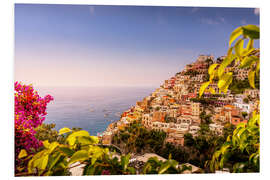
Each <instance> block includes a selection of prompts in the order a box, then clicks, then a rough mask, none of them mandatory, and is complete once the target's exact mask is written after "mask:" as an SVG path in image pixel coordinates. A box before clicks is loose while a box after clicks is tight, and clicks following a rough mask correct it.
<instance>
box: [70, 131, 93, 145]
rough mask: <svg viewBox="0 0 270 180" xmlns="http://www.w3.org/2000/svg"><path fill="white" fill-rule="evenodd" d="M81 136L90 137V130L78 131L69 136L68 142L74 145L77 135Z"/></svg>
mask: <svg viewBox="0 0 270 180" xmlns="http://www.w3.org/2000/svg"><path fill="white" fill-rule="evenodd" d="M80 136H85V137H90V135H89V132H87V131H85V130H81V131H76V132H73V133H72V134H70V135H69V136H68V137H67V142H68V143H69V145H71V146H73V145H74V144H75V142H76V139H77V137H80Z"/></svg>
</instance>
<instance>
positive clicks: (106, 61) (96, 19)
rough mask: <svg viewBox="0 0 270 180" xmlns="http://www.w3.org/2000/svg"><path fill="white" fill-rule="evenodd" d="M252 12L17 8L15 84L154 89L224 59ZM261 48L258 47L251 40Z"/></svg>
mask: <svg viewBox="0 0 270 180" xmlns="http://www.w3.org/2000/svg"><path fill="white" fill-rule="evenodd" d="M245 24H256V25H259V11H258V10H255V9H254V8H199V7H149V6H148V7H147V6H87V5H38V4H32V5H31V4H16V5H15V80H19V81H22V82H25V83H32V84H34V85H36V86H159V85H160V84H161V83H162V82H163V81H164V80H165V79H168V78H169V77H171V76H173V75H174V74H175V73H176V72H179V71H181V70H182V68H183V67H184V65H185V64H187V63H190V62H192V61H195V60H196V57H197V56H198V55H199V54H212V55H214V56H215V57H218V56H222V55H224V54H225V53H226V51H227V48H228V39H229V36H230V33H231V32H232V31H233V30H234V29H235V28H236V27H238V26H240V25H245ZM256 46H258V43H256Z"/></svg>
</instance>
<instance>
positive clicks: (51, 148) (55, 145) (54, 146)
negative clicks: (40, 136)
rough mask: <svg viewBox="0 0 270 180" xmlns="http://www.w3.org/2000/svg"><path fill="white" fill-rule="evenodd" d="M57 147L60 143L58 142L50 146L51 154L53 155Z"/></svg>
mask: <svg viewBox="0 0 270 180" xmlns="http://www.w3.org/2000/svg"><path fill="white" fill-rule="evenodd" d="M57 146H59V143H58V142H52V143H51V144H50V146H49V148H48V149H49V153H52V152H53V150H54V149H55V148H56V147H57Z"/></svg>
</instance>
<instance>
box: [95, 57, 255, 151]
mask: <svg viewBox="0 0 270 180" xmlns="http://www.w3.org/2000/svg"><path fill="white" fill-rule="evenodd" d="M223 59H224V57H219V58H217V59H216V60H215V59H214V57H213V56H211V55H200V56H199V57H198V58H197V60H196V61H195V62H194V63H191V64H188V65H186V66H185V68H184V69H183V70H182V71H181V72H178V73H176V74H175V76H173V77H171V78H170V79H168V80H165V81H164V83H163V84H162V85H161V86H160V87H159V88H157V89H156V90H155V91H154V92H153V93H152V94H151V95H149V96H147V97H145V98H144V99H143V100H142V101H138V102H136V105H135V106H133V107H131V108H130V109H128V110H127V111H125V112H123V113H122V115H121V118H120V120H119V121H117V122H114V123H111V124H110V125H109V126H108V127H107V129H106V131H104V132H103V133H102V134H101V135H100V139H101V141H102V143H103V144H107V145H110V144H111V143H112V137H113V135H114V134H116V133H117V132H118V131H119V130H122V129H124V128H125V127H126V126H128V125H129V124H130V123H132V122H134V121H137V122H141V123H142V124H143V126H144V127H145V128H147V129H156V130H162V131H164V132H166V134H167V136H166V140H165V141H166V142H169V143H172V144H174V145H181V146H183V145H184V135H185V134H186V133H190V134H192V135H193V136H196V135H197V133H198V131H199V130H200V125H201V123H203V115H208V116H209V117H210V123H209V128H210V130H211V131H213V132H215V133H216V134H217V135H222V133H223V128H224V125H225V124H228V123H231V124H233V125H237V124H239V123H247V120H248V119H249V117H250V115H251V113H252V111H253V110H254V108H256V107H257V105H258V104H257V103H258V99H259V96H260V92H259V90H258V89H247V90H244V91H243V92H242V93H233V92H231V91H230V90H228V92H227V93H226V94H224V93H219V89H218V87H217V85H211V87H212V88H213V89H214V91H215V93H210V92H205V93H204V95H203V96H202V97H201V98H200V97H199V89H200V86H201V84H202V83H203V82H206V81H207V80H208V78H209V75H208V68H209V66H210V65H211V64H213V63H221V62H222V60H223ZM231 69H233V74H234V77H235V79H237V80H245V79H247V78H248V70H246V69H238V68H235V67H234V65H233V64H232V65H231V66H229V67H227V69H226V70H231ZM226 70H225V71H226Z"/></svg>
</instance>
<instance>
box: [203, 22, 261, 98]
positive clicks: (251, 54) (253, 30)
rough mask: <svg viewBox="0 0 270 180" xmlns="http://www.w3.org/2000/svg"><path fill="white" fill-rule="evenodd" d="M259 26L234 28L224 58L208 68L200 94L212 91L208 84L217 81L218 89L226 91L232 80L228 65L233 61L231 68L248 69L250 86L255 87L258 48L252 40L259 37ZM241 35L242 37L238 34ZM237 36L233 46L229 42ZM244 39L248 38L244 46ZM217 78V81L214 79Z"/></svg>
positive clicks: (258, 61) (258, 66)
mask: <svg viewBox="0 0 270 180" xmlns="http://www.w3.org/2000/svg"><path fill="white" fill-rule="evenodd" d="M259 31H260V30H259V28H258V27H257V26H255V25H246V26H241V27H239V28H237V29H235V30H234V31H233V32H232V34H231V36H230V42H229V50H228V53H227V56H226V58H225V59H224V60H223V61H222V63H221V64H217V63H215V64H212V65H211V66H210V67H209V69H208V74H209V76H210V78H209V81H208V82H205V83H203V84H202V86H201V88H200V96H201V95H202V94H203V92H205V91H209V92H211V91H212V88H211V87H209V88H208V86H209V85H210V84H213V83H217V85H218V88H219V91H220V92H224V93H226V92H227V90H228V88H229V86H230V84H231V83H232V80H233V72H232V71H230V69H229V68H228V66H230V65H231V63H232V62H233V61H234V62H235V64H237V65H236V66H234V67H233V69H235V68H236V67H237V68H242V69H245V68H247V69H249V75H248V80H249V84H250V86H251V87H252V88H255V77H258V76H259V71H260V57H259V56H260V55H259V53H260V50H259V49H255V48H254V47H253V44H254V40H256V39H259ZM241 35H242V38H239V36H241ZM237 38H239V39H238V40H237V41H236V42H235V44H234V46H231V44H232V43H233V42H234V41H235V40H236V39H237ZM244 40H248V43H247V46H246V47H244ZM216 78H218V82H216V81H215V79H216Z"/></svg>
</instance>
